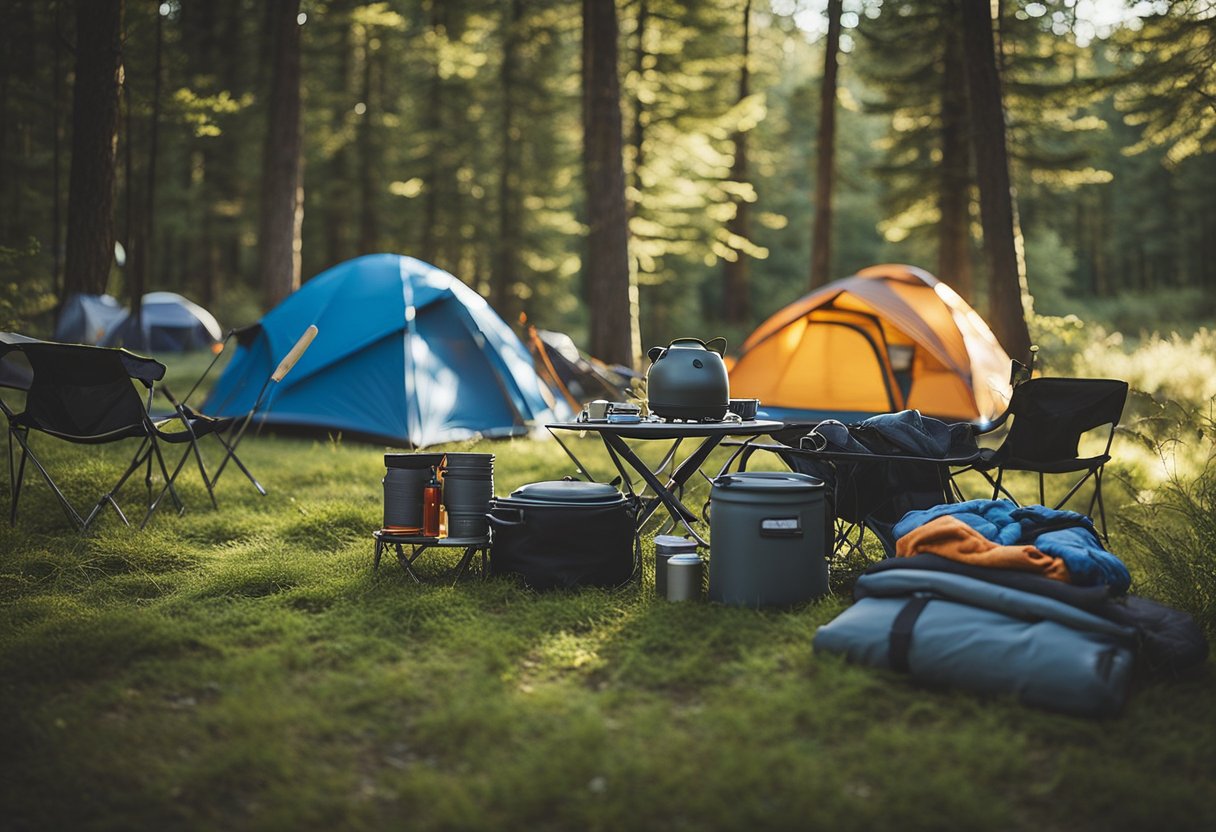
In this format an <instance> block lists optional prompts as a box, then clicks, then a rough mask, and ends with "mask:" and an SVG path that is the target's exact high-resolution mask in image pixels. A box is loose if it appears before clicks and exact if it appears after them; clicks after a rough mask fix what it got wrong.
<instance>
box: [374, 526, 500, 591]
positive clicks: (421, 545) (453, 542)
mask: <svg viewBox="0 0 1216 832" xmlns="http://www.w3.org/2000/svg"><path fill="white" fill-rule="evenodd" d="M372 537H374V538H375V539H376V553H375V560H374V561H373V562H372V569H373V570H375V569H379V568H380V556H381V554H382V553H383V552H384V547H385V546H392V547H393V548H395V549H396V550H397V562H398V563H400V564H401V568H402V569H404V570H405V574H407V575H409V576H410V577H411V578H413V579H414V582H415V583H422V578H420V577H418V573H417V572H415V571H414V561H416V560H418V558H420V557H422V555H423V553H425V552H426V551H427V550H428V549H432V548H445V547H446V548H459V549H464V553H463V554H462V555H461V556H460V561H459V562H458V563H457V564H456V568H455V570H454V575H455V578H454V580H459V579H460V576H461V575H463V574H465V573H466V572H467V571H468V570H469V567H470V566H471V565H472V563H473V558H474V556H475V555H476V554H477V553H478V552H481V572H482V574H483V575H484V574H485V572H486V553H487V552H488V551H489V549H490V538H489V536H488V535H487V536H485V537H426V536H423V535H416V534H394V533H393V532H390V531H386V530H384V529H378V530H376V531H375V532H372ZM407 546H408V547H409V549H410V552H409V554H406V553H405V547H407Z"/></svg>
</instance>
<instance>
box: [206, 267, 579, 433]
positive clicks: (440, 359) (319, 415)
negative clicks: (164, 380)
mask: <svg viewBox="0 0 1216 832" xmlns="http://www.w3.org/2000/svg"><path fill="white" fill-rule="evenodd" d="M310 324H315V325H316V326H317V329H318V334H317V337H316V340H315V341H314V342H313V344H312V346H311V347H310V348H309V350H308V352H306V353H305V354H304V357H303V358H301V359H300V362H299V363H298V364H297V365H296V366H295V367H294V368H293V369H292V370H291V372H290V373H289V374H288V375H287V377H286V378H285V379H284V380H283V381H282V382H281V383H279V384H278V385H277V388H278V389H277V390H275V391H274V392H273V398H272V399H271V403H270V406H269V413H268V415H267V416H266V421H267V422H268V423H269V424H277V425H290V426H301V427H311V428H316V429H319V430H326V431H345V432H347V433H351V434H356V435H361V436H365V437H368V438H373V439H377V440H381V441H384V442H387V443H389V444H393V445H405V446H416V447H419V446H426V445H433V444H436V443H439V442H449V441H456V440H460V439H467V438H470V437H474V436H479V435H480V436H506V435H513V434H519V433H524V432H527V431H528V430H529V423H532V422H536V421H545V420H548V421H553V420H556V419H568V418H570V416H571V413H570V412H569V409H568V407H567V406H566V405H564V403H562V402H553V400H552V398H551V396H548V395H546V394H547V393H548V390H547V388H546V387H545V385H544V383H543V382H542V381H541V379H540V377H539V376H537V374H536V371H535V370H534V369H533V364H532V358H531V356H530V355H529V354H528V350H527V349H526V348H525V347H524V345H523V344H522V343H521V342H520V340H519V338H518V337H516V335H515V333H514V332H512V331H511V329H510V327H508V326H507V325H506V324H505V323H504V322H503V320H502V319H501V318H500V317H498V315H497V314H496V313H495V312H494V310H493V309H491V308H490V306H489V304H487V303H486V301H485V300H484V299H483V298H482V297H481V296H480V295H478V294H477V293H476V292H474V291H473V290H472V289H470V288H469V287H467V286H465V285H464V284H463V283H461V282H460V281H459V280H457V279H456V278H455V277H453V276H452V275H450V274H448V273H447V272H445V271H443V270H441V269H438V268H436V267H434V266H431V265H429V264H427V263H423V262H422V261H420V260H416V259H414V258H412V257H403V256H400V255H395V254H371V255H367V256H364V257H358V258H356V259H354V260H349V261H347V262H345V263H341V264H339V265H337V266H334V267H333V268H331V269H329V270H328V271H325V272H323V273H321V274H320V275H318V276H317V277H315V278H313V279H312V280H310V281H308V282H307V283H305V284H304V285H303V286H302V287H301V288H300V290H299V291H297V292H296V293H294V294H292V295H291V296H289V297H288V298H286V299H285V300H284V301H283V302H282V303H280V304H279V305H278V306H276V307H275V308H274V309H272V310H271V311H270V312H268V313H267V314H266V316H265V317H264V318H262V320H261V322H260V323H259V324H258V325H257V326H256V327H253V328H252V329H251V330H248V331H246V332H245V333H243V334H242V337H241V339H240V344H239V346H238V348H237V352H236V355H235V356H233V359H232V361H231V363H230V364H229V365H228V367H227V369H226V370H225V371H224V374H223V375H222V376H221V377H220V379H219V381H218V382H217V383H216V386H215V389H214V390H213V391H212V393H211V395H210V396H209V397H208V399H207V401H206V402H205V403H204V404H203V408H202V409H203V411H204V412H205V413H208V414H210V415H213V416H236V415H242V414H244V413H246V412H248V410H249V409H250V408H251V407H252V406H253V404H254V402H255V401H256V399H257V396H258V391H259V390H260V389H261V387H262V384H263V383H264V382H265V380H266V379H267V378H268V377H269V376H270V374H271V373H272V372H273V371H274V368H275V367H276V366H277V365H278V362H279V361H281V360H282V358H283V357H284V356H285V355H286V354H287V352H288V351H289V350H290V349H291V347H292V345H293V344H294V343H295V342H296V340H297V339H298V338H299V337H300V335H301V334H303V332H304V330H305V329H307V328H308V326H309V325H310ZM555 408H556V409H555Z"/></svg>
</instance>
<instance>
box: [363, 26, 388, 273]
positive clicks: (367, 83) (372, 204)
mask: <svg viewBox="0 0 1216 832" xmlns="http://www.w3.org/2000/svg"><path fill="white" fill-rule="evenodd" d="M374 39H375V34H374V31H372V30H370V29H369V31H368V32H367V34H366V36H365V37H364V40H363V83H362V86H363V90H362V93H361V94H360V96H361V97H360V100H361V101H362V102H363V106H364V107H366V108H367V109H366V110H364V112H363V115H362V116H361V117H360V119H359V251H360V252H361V253H363V254H370V253H372V252H374V251H379V250H380V242H379V239H380V216H379V211H378V210H377V202H378V196H379V185H378V180H377V177H376V158H377V153H376V151H377V148H376V130H375V126H374V125H373V119H375V118H376V112H377V110H376V108H377V107H380V106H383V102H381V101H377V100H374V99H375V98H376V95H375V84H374V83H373V76H374V75H375V73H376V71H377V69H378V68H379V67H378V66H377V63H376V61H377V58H376V52H375V50H374V49H373V48H372V41H373V40H374Z"/></svg>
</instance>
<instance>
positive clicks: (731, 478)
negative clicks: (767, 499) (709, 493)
mask: <svg viewBox="0 0 1216 832" xmlns="http://www.w3.org/2000/svg"><path fill="white" fill-rule="evenodd" d="M714 488H729V489H730V490H731V491H767V492H770V493H771V492H774V491H780V492H783V493H786V494H790V493H797V492H803V491H806V492H809V491H818V490H820V489H821V488H823V480H820V479H816V478H815V477H812V476H810V475H808V474H799V473H796V472H794V471H744V472H742V473H739V474H723V475H722V476H720V477H718V478H716V479H715V480H714Z"/></svg>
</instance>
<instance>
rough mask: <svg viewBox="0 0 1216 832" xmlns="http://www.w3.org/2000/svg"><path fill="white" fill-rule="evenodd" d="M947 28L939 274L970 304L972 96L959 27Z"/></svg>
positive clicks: (942, 107) (939, 198) (944, 63)
mask: <svg viewBox="0 0 1216 832" xmlns="http://www.w3.org/2000/svg"><path fill="white" fill-rule="evenodd" d="M944 28H945V36H946V43H945V47H944V57H945V60H944V62H943V71H942V89H941V143H942V161H941V166H940V168H939V170H940V172H941V173H940V176H941V179H940V184H939V189H940V190H939V191H938V201H937V205H938V212H939V214H940V216H941V219H940V222H939V224H938V238H937V276H938V277H940V278H941V279H942V280H944V281H946V283H948V284H950V286H951V287H953V288H954V290H955V291H956V292H958V293H959V294H960V295H962V296H963V299H964V300H966V301H967V302H968V303H971V302H972V300H973V298H974V297H975V287H974V286H973V285H972V272H971V154H970V153H969V152H968V148H967V96H966V93H965V91H964V90H963V88H962V86H961V85H960V84H959V79H960V78H962V77H963V72H964V68H963V44H962V41H961V40H960V39H959V36H958V30H957V29H955V28H954V27H953V26H946V27H944Z"/></svg>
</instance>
